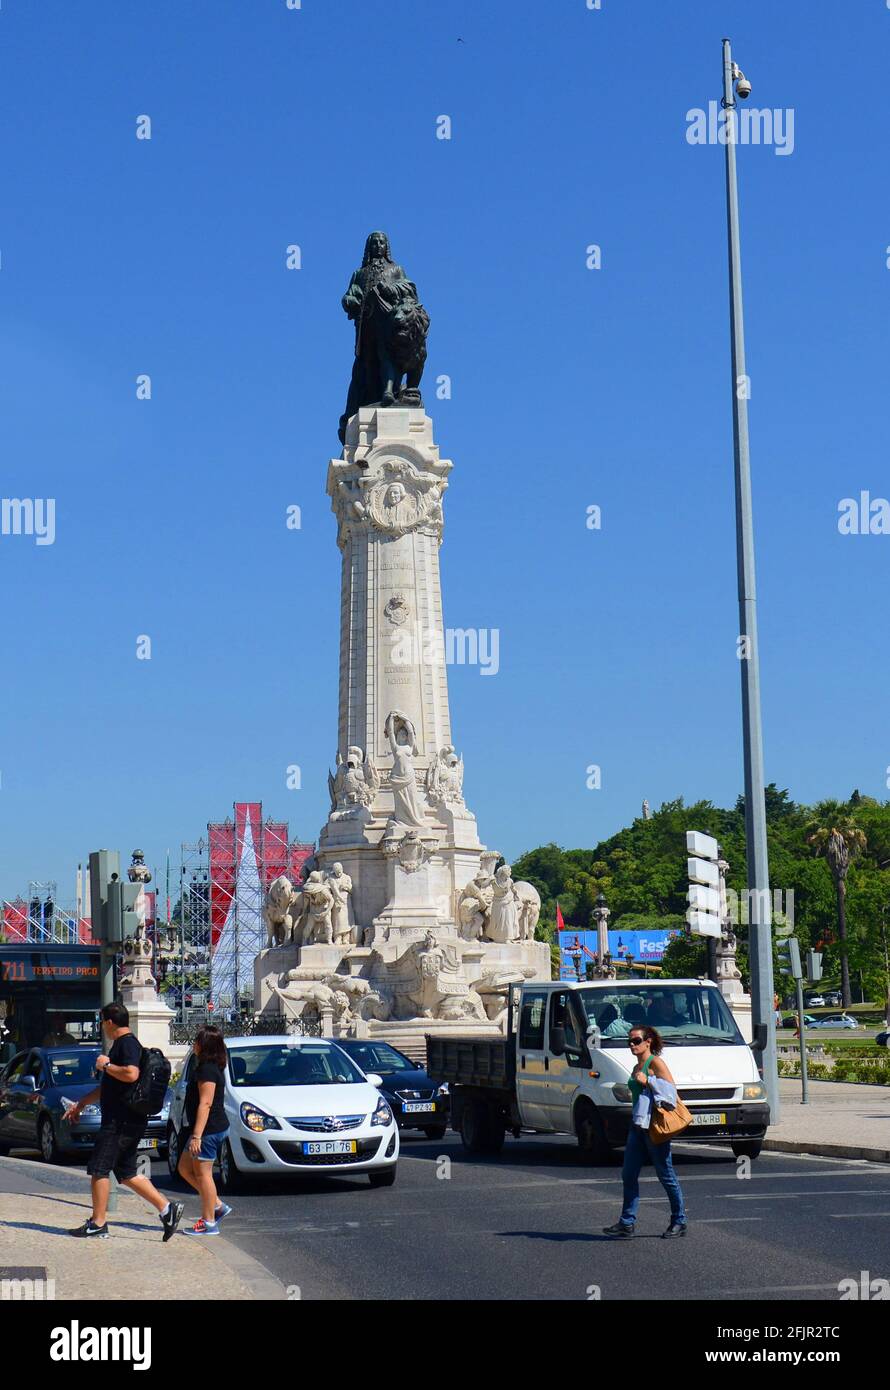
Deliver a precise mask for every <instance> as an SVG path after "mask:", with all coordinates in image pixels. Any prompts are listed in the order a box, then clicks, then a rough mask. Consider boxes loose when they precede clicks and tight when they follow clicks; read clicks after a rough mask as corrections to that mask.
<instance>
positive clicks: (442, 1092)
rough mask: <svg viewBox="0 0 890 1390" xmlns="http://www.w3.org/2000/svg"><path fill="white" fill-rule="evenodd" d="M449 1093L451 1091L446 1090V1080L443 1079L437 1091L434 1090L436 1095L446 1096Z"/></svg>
mask: <svg viewBox="0 0 890 1390" xmlns="http://www.w3.org/2000/svg"><path fill="white" fill-rule="evenodd" d="M450 1094H451V1093H450V1091H449V1090H448V1082H447V1081H443V1082H442V1085H441V1086H440V1087H439V1089H438V1091H437V1092H436V1095H437V1096H447V1095H450Z"/></svg>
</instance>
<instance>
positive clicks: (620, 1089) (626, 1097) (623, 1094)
mask: <svg viewBox="0 0 890 1390" xmlns="http://www.w3.org/2000/svg"><path fill="white" fill-rule="evenodd" d="M612 1095H613V1096H614V1097H615V1099H616V1100H618V1101H621V1103H622V1104H623V1105H628V1104H629V1103H630V1102H631V1101H632V1100H633V1092H632V1091H631V1089H630V1087H629V1086H622V1085H621V1083H620V1082H617V1083H616V1084H615V1085H614V1086H613V1087H612Z"/></svg>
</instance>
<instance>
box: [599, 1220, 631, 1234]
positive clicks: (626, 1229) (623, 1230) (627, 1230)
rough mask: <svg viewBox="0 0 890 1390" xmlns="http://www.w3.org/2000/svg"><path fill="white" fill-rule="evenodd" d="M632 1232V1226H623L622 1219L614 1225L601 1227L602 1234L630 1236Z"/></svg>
mask: <svg viewBox="0 0 890 1390" xmlns="http://www.w3.org/2000/svg"><path fill="white" fill-rule="evenodd" d="M633 1233H634V1228H633V1226H625V1224H624V1222H623V1221H616V1222H615V1225H614V1226H604V1227H603V1235H604V1236H632V1235H633Z"/></svg>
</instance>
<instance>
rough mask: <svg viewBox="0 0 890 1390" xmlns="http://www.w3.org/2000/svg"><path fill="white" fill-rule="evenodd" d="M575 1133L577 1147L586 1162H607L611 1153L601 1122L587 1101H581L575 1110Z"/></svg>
mask: <svg viewBox="0 0 890 1390" xmlns="http://www.w3.org/2000/svg"><path fill="white" fill-rule="evenodd" d="M575 1133H576V1134H577V1136H578V1148H579V1149H580V1150H581V1153H582V1155H583V1156H584V1158H586V1159H587V1161H588V1163H607V1162H608V1160H609V1158H610V1157H611V1154H612V1149H611V1146H610V1145H609V1144H608V1143H607V1141H606V1135H605V1131H604V1129H603V1122H602V1120H601V1119H600V1117H599V1115H598V1114H597V1113H596V1110H595V1109H594V1107H593V1106H592V1105H591V1104H590V1102H589V1101H582V1102H581V1104H580V1105H579V1106H578V1108H577V1110H576V1111H575Z"/></svg>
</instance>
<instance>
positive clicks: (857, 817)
mask: <svg viewBox="0 0 890 1390" xmlns="http://www.w3.org/2000/svg"><path fill="white" fill-rule="evenodd" d="M766 818H767V835H768V840H769V862H770V885H771V887H772V889H773V892H774V895H775V894H776V892H778V894H779V895H780V897H779V902H780V906H781V908H782V910H785V909H786V908H787V909H789V910H793V922H794V932H795V935H796V936H797V937H798V939H799V940H800V942H801V947H802V948H806V947H809V946H813V947H815V948H816V949H817V950H822V952H823V954H824V960H823V967H824V973H825V975H826V976H827V977H829V978H837V979H838V980H840V981H841V982H842V983H843V981H844V978H845V977H846V980H847V984H846V990H845V994H846V999H845V1002H846V1003H850V1002H852V1001H851V995H853V996H855V997H860V995H861V996H862V997H864V998H867V999H885V998H886V997H887V995H888V992H890V979H888V931H890V922H888V920H887V919H888V917H890V802H879V801H875V800H873V799H872V798H871V797H865V796H860V795H859V793H858V792H854V793H853V794H852V796H851V797H850V798H849V800H847V801H843V802H838V801H822V802H819V803H818V805H816V806H812V807H809V806H803V805H798V804H797V803H796V802H794V801H792V800H791V798H790V797H789V795H788V792H787V791H779V790H778V789H777V787H776V786H775V784H774V783H771V784H770V786H768V787H767V789H766ZM687 830H701V831H704V832H705V833H706V834H709V835H713V836H715V837H716V839H717V840H718V842H719V844H720V847H721V850H722V852H723V856H724V858H725V859H726V860H727V861H728V863H729V872H728V874H727V885H728V887H729V888H730V889H734V890H735V891H736V892H737V893H738V894H739V895H740V901H743V900H744V895H745V891H746V878H745V873H746V870H745V805H744V798H743V797H739V799H738V801H737V802H736V805H735V806H734V807H733V809H732V810H723V809H721V808H720V807H718V806H714V805H713V804H712V803H711V802H710V801H698V802H696V803H694V804H693V805H691V806H686V805H684V802H683V799H682V798H679V799H678V800H677V801H668V802H665V803H664V804H663V805H662V806H661V807H660V808H659V809H658V810H657V811H654V812H653V813H652V815H651V816H650V818H649V819H643V818H642V817H640V818H639V819H637V820H635V821H634V822H633V824H632V825H629V826H627V827H626V828H625V829H624V830H619V831H618V833H617V834H616V835H613V836H612V837H611V838H610V839H608V840H603V841H602V842H601V843H600V844H598V845H596V846H595V848H593V849H561V848H560V847H559V846H558V845H554V844H550V845H542V846H541V847H540V848H538V849H532V850H529V851H528V852H527V853H525V854H523V855H521V856H520V858H518V859H516V860H515V861H514V863H513V877H514V879H527V880H528V881H529V882H530V883H533V884H534V885H535V887H536V888H537V890H538V892H539V893H540V895H541V923H540V926H539V929H538V935H539V936H540V937H542V938H544V939H546V940H549V941H551V942H555V939H556V904H557V901H558V902H559V906H560V908H561V910H562V914H563V917H564V919H565V923H566V926H570V927H578V928H590V927H592V926H593V920H592V917H591V911H592V908H593V906H594V903H595V901H596V898H597V895H598V894H599V893H600V892H602V893H603V894H604V895H605V897H606V900H607V902H608V905H609V908H610V909H611V914H612V915H611V919H610V922H609V926H610V928H619V927H620V928H621V929H622V930H625V931H640V930H645V931H654V930H664V929H665V928H668V929H670V928H675V927H682V926H683V925H684V922H685V914H686V890H687V880H686V831H687ZM792 894H793V909H792V898H791V897H790V895H792ZM738 935H739V943H740V950H739V965H740V967H741V970H742V974H743V977H744V979H745V983H746V984H747V980H748V977H747V949H746V947H747V930H746V928H745V926H744V925H740V926H739V928H738ZM845 962H846V967H845ZM705 969H706V964H705V948H704V945H703V943H702V942H701V940H700V939H698V938H689V937H687V936H685V935H684V936H682V937H680V938H678V939H676V940H675V941H673V942H671V943H670V945H669V947H668V950H667V953H666V956H665V963H664V970H665V973H667V974H670V975H685V974H693V975H698V974H704V973H705Z"/></svg>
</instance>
